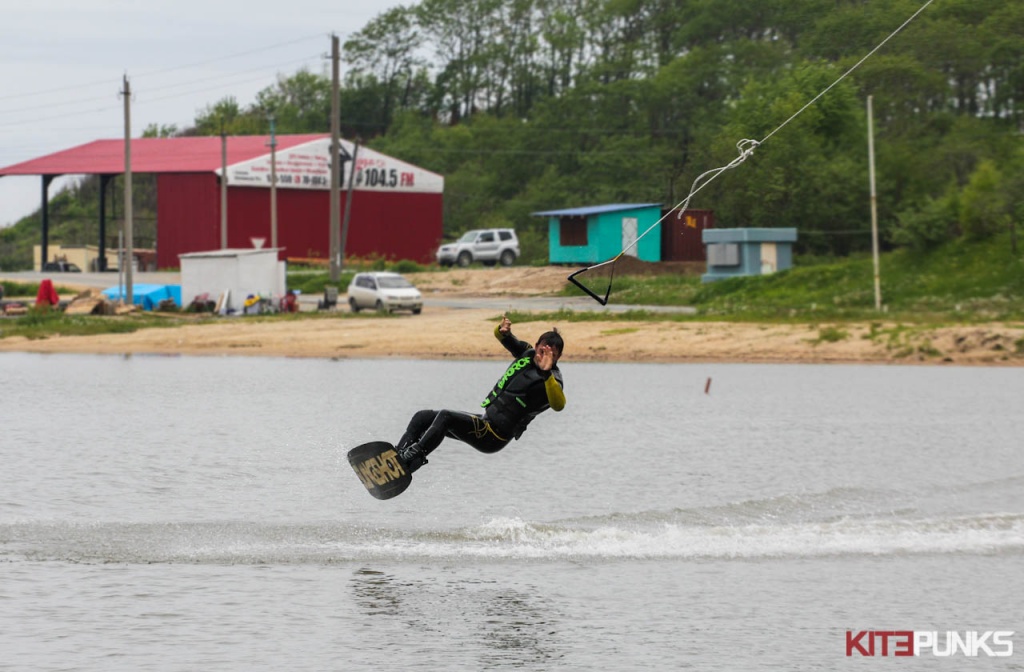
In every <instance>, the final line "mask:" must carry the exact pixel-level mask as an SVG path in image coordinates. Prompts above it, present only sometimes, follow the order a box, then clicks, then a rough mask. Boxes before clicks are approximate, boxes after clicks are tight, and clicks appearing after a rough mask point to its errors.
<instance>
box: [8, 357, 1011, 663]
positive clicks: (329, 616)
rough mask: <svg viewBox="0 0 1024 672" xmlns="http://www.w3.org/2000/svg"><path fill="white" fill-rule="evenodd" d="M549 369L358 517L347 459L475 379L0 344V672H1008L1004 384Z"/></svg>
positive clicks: (447, 370) (889, 370)
mask: <svg viewBox="0 0 1024 672" xmlns="http://www.w3.org/2000/svg"><path fill="white" fill-rule="evenodd" d="M563 370H564V373H565V377H566V396H567V397H568V400H569V405H568V407H567V408H566V410H565V411H564V412H563V413H561V414H554V413H550V412H549V413H546V414H544V415H543V416H541V417H540V418H539V419H538V420H537V421H535V423H534V424H533V425H532V426H531V428H530V430H529V431H528V432H527V433H526V434H525V435H524V437H523V439H522V440H521V441H519V442H517V443H514V444H513V445H512V446H510V447H509V448H507V449H506V450H505V451H503V452H501V453H498V454H496V455H483V454H479V453H476V452H475V451H473V450H472V449H470V448H468V447H466V446H463V445H461V444H457V443H453V442H446V443H444V444H442V446H441V448H440V449H439V450H438V451H437V452H436V453H434V455H432V456H431V460H430V464H429V465H428V466H427V467H425V468H424V469H423V470H422V471H420V472H418V473H417V474H416V477H415V482H414V484H413V486H412V488H410V490H408V491H407V492H406V493H405V494H403V495H402V496H401V497H399V498H397V499H395V500H391V501H388V502H378V501H377V500H374V499H372V498H371V497H369V495H367V494H366V493H365V491H364V490H363V489H362V486H361V484H360V483H359V481H358V480H357V479H356V478H355V476H354V474H352V472H351V470H350V469H349V467H348V465H347V463H346V462H345V459H344V454H345V452H346V451H347V450H348V449H349V448H351V447H352V446H354V445H356V444H358V443H362V442H364V441H369V440H376V439H385V440H391V441H394V440H395V439H396V438H397V437H398V436H399V435H400V434H401V431H402V429H403V428H404V424H405V422H406V421H407V420H408V418H409V417H410V416H411V415H412V413H413V412H414V411H416V410H419V409H421V408H438V407H453V408H465V409H471V408H473V407H475V406H476V405H477V403H478V402H479V399H480V397H482V395H483V394H484V393H485V392H486V390H487V389H489V388H490V386H491V385H492V384H493V382H494V379H496V378H497V377H498V376H499V375H500V373H501V365H500V364H498V363H496V362H414V361H394V360H388V361H357V360H344V361H325V360H290V359H252V358H187V357H138V356H136V357H127V358H125V357H92V356H63V355H60V356H54V355H50V356H40V355H22V354H3V355H0V380H2V381H3V390H4V402H3V415H4V427H3V432H2V434H0V465H2V469H0V652H2V654H0V670H67V669H72V670H139V669H147V670H195V669H217V670H255V669H266V670H280V669H289V670H328V669H338V670H360V669H366V670H371V669H381V668H382V667H384V668H386V669H422V670H439V669H467V670H478V669H479V670H483V669H516V670H524V669H525V670H552V669H570V670H592V669H598V668H602V669H611V670H615V669H623V670H630V669H637V668H640V667H647V668H650V669H659V670H660V669H666V670H675V669H696V670H745V669H822V670H831V669H836V668H838V667H840V666H842V665H845V664H856V662H860V663H862V664H868V665H871V666H875V665H879V664H880V662H881V661H853V660H851V659H848V658H847V657H846V655H845V654H846V632H847V631H848V630H850V631H860V630H922V631H923V630H927V631H974V630H978V631H988V630H1009V631H1014V632H1015V633H1016V634H1015V635H1014V644H1015V647H1016V649H1015V651H1014V655H1013V656H1010V657H1007V658H988V657H987V656H983V657H973V658H968V657H964V656H961V657H960V658H959V659H958V660H956V661H945V662H946V663H949V664H950V665H953V667H950V669H954V668H955V669H974V668H977V669H993V668H995V669H1024V636H1022V635H1021V634H1020V633H1021V632H1024V622H1022V613H1024V612H1022V610H1021V607H1020V605H1021V604H1022V602H1024V572H1022V571H1021V567H1022V566H1024V562H1022V561H1024V495H1022V490H1024V449H1022V445H1024V441H1022V439H1021V437H1022V436H1024V414H1022V411H1021V400H1022V399H1024V375H1022V374H1021V372H1020V371H1019V370H1015V369H995V368H954V367H949V368H937V367H934V368H927V367H888V366H886V367H883V366H875V367H859V366H754V365H707V364H701V365H644V364H631V365H617V364H616V365H613V364H606V365H601V364H573V363H572V361H571V358H570V357H569V355H567V358H566V360H565V362H564V364H563ZM709 378H710V379H711V386H710V393H709V394H705V393H704V389H705V385H706V383H707V381H708V379H709ZM936 662H937V661H936V659H935V658H928V657H925V656H922V657H921V658H918V659H914V660H900V661H894V660H892V659H890V660H888V661H887V662H886V664H891V665H899V667H900V669H933V668H934V666H935V664H936ZM861 666H862V667H863V665H861Z"/></svg>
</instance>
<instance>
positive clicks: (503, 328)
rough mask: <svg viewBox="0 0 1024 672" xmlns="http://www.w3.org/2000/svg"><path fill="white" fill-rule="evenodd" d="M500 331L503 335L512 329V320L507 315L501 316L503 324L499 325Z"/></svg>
mask: <svg viewBox="0 0 1024 672" xmlns="http://www.w3.org/2000/svg"><path fill="white" fill-rule="evenodd" d="M498 331H499V332H501V334H502V335H504V334H507V333H508V332H510V331H512V320H510V319H508V316H507V315H502V316H501V324H500V325H499V326H498Z"/></svg>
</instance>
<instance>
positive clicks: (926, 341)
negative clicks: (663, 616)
mask: <svg viewBox="0 0 1024 672" xmlns="http://www.w3.org/2000/svg"><path fill="white" fill-rule="evenodd" d="M565 275H566V273H565V270H564V269H560V268H531V267H522V268H512V269H472V270H451V271H448V272H445V273H422V274H408V277H409V278H410V279H411V280H412V281H413V282H414V283H415V284H416V285H417V286H418V287H419V288H420V289H421V291H422V292H423V294H424V296H425V297H426V298H427V299H428V305H427V307H425V308H424V311H423V313H422V314H421V315H415V316H414V315H408V314H401V315H394V316H390V317H381V316H377V315H372V314H366V313H362V314H360V315H359V316H348V315H347V313H348V308H347V306H345V305H344V304H343V303H342V302H343V300H344V296H342V297H340V299H339V308H338V314H339V317H340V314H342V313H344V314H346V316H345V319H329V317H328V319H302V320H266V321H255V320H252V319H249V318H244V317H232V318H223V319H219V320H216V321H215V322H213V323H209V322H207V323H204V324H197V325H186V326H182V327H177V328H168V329H162V328H161V329H145V330H141V331H137V332H135V333H130V334H105V335H102V336H74V337H66V336H55V337H51V338H47V339H43V340H27V339H24V338H20V337H11V338H3V339H0V351H5V352H12V351H22V352H51V353H52V352H63V353H96V354H142V353H147V354H162V355H217V356H223V355H246V356H262V357H314V358H355V357H358V358H430V359H492V358H493V359H503V358H504V357H505V353H504V351H503V350H502V349H501V348H500V347H498V346H497V344H496V343H495V342H494V339H493V336H492V330H493V326H494V324H496V322H497V320H498V319H499V317H500V314H501V312H502V311H501V310H500V309H496V308H495V307H494V306H495V302H494V299H502V300H503V301H507V303H508V306H509V307H510V308H513V309H516V310H520V308H518V307H517V304H518V303H520V301H521V299H522V298H524V297H534V296H551V295H553V293H554V292H557V290H558V289H560V288H561V286H562V284H563V282H564V279H565ZM455 297H457V298H459V299H460V305H461V306H466V307H460V308H449V307H444V306H437V305H431V304H430V303H429V300H430V299H440V298H455ZM475 300H480V302H481V304H486V305H482V306H481V307H479V308H476V307H474V301H475ZM594 305H595V307H597V304H594ZM114 319H116V318H114ZM551 327H557V328H558V329H559V331H561V332H562V334H563V336H564V337H565V340H566V351H565V360H564V361H565V362H569V361H588V362H602V361H607V362H776V363H824V362H837V363H838V362H843V363H878V364H883V363H896V364H940V365H942V364H945V365H950V364H954V365H956V364H959V365H998V366H1020V365H1024V324H1019V323H986V324H983V325H959V326H945V327H919V326H906V325H903V326H901V325H897V324H891V323H886V322H884V321H880V322H875V323H863V324H857V323H855V324H848V323H844V324H838V325H832V324H826V323H822V324H750V323H733V322H700V321H685V322H644V321H619V320H615V321H613V320H598V321H585V322H570V321H566V322H561V323H555V324H552V323H550V322H546V321H527V322H521V323H518V324H515V325H513V331H514V332H515V333H516V335H517V336H519V337H520V338H522V339H524V340H528V341H532V340H533V339H534V338H535V337H536V336H537V335H538V334H540V333H541V332H542V331H545V330H547V329H549V328H551Z"/></svg>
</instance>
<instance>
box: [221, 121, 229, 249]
mask: <svg viewBox="0 0 1024 672" xmlns="http://www.w3.org/2000/svg"><path fill="white" fill-rule="evenodd" d="M220 249H222V250H226V249H228V134H227V133H226V132H225V131H224V118H223V117H221V120H220Z"/></svg>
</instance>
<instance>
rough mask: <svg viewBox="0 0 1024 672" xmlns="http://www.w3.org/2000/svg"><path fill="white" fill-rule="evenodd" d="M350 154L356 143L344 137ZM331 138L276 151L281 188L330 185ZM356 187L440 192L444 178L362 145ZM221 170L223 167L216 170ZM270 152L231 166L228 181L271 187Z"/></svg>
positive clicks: (343, 185) (343, 183)
mask: <svg viewBox="0 0 1024 672" xmlns="http://www.w3.org/2000/svg"><path fill="white" fill-rule="evenodd" d="M341 147H342V149H344V151H345V153H347V154H348V155H349V156H350V157H351V156H352V155H353V154H354V153H355V146H354V145H353V144H352V143H351V142H349V141H347V140H342V141H341ZM330 156H331V139H330V138H324V139H322V140H314V141H313V142H309V143H306V144H304V145H298V146H296V147H291V148H290V149H284V150H280V151H278V152H276V156H275V163H276V166H275V170H274V172H275V173H276V175H277V186H278V188H279V189H330V188H331V162H330ZM355 170H356V181H355V189H356V190H359V191H392V192H419V193H431V194H437V193H441V192H443V191H444V178H443V177H441V176H440V175H438V174H437V173H432V172H430V171H429V170H424V169H422V168H419V167H417V166H414V165H412V164H410V163H406V162H404V161H399V160H398V159H395V158H392V157H390V156H386V155H384V154H381V153H380V152H375V151H373V150H372V149H368V148H366V147H360V148H359V155H358V156H357V157H356V165H355ZM216 172H217V173H218V174H220V172H221V171H220V170H217V171H216ZM351 172H352V161H351V160H349V161H346V162H345V168H344V175H343V176H342V181H341V188H342V190H346V189H348V180H349V175H350V174H351ZM270 175H271V171H270V153H269V152H268V153H267V154H265V155H264V156H260V157H258V158H255V159H251V160H249V161H244V162H242V163H237V164H234V165H231V166H228V185H229V186H240V187H270Z"/></svg>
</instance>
